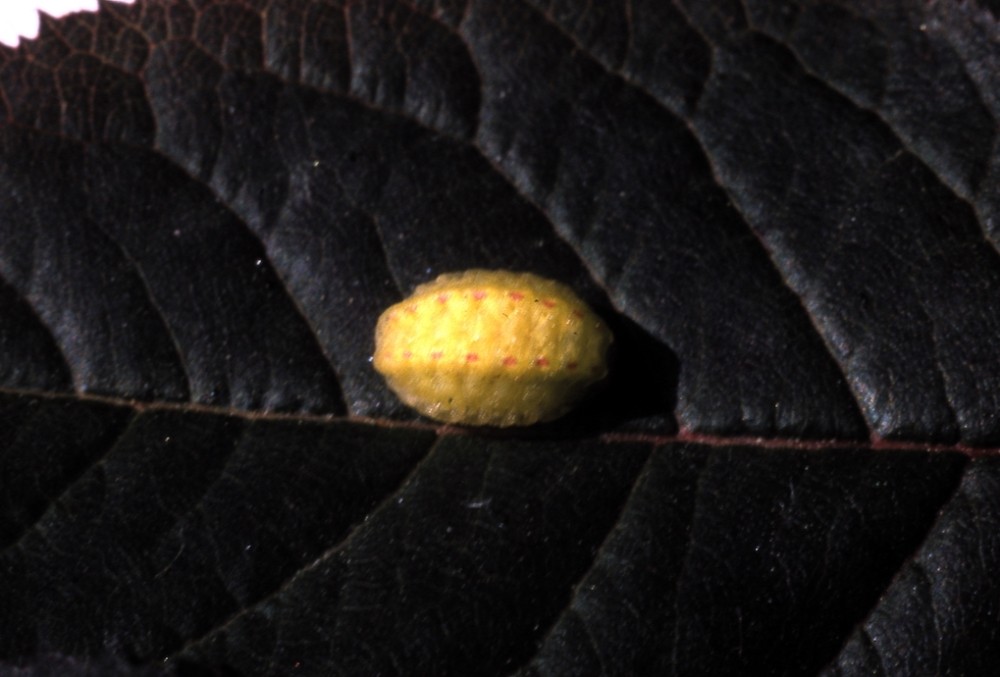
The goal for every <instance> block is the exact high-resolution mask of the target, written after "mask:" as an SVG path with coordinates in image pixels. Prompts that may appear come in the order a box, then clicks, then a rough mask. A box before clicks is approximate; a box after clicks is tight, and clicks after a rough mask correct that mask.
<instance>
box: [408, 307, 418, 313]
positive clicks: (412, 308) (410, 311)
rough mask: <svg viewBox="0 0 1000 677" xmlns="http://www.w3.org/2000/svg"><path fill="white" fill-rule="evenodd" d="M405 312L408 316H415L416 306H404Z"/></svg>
mask: <svg viewBox="0 0 1000 677" xmlns="http://www.w3.org/2000/svg"><path fill="white" fill-rule="evenodd" d="M406 312H408V313H409V314H410V315H416V314H417V307H416V306H406Z"/></svg>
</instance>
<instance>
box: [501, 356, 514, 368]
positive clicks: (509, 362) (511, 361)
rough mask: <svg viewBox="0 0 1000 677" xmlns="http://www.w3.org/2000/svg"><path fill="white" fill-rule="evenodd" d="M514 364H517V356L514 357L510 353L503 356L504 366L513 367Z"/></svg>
mask: <svg viewBox="0 0 1000 677" xmlns="http://www.w3.org/2000/svg"><path fill="white" fill-rule="evenodd" d="M515 364H517V358H516V357H514V356H512V355H508V356H507V357H505V358H503V366H505V367H513V366H514V365H515Z"/></svg>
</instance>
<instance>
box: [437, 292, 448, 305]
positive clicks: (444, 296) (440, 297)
mask: <svg viewBox="0 0 1000 677" xmlns="http://www.w3.org/2000/svg"><path fill="white" fill-rule="evenodd" d="M447 301H448V295H447V294H438V303H446V302H447Z"/></svg>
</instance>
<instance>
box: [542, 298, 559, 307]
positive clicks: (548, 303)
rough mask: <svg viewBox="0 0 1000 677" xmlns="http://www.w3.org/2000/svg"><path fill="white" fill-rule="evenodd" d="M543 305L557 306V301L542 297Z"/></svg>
mask: <svg viewBox="0 0 1000 677" xmlns="http://www.w3.org/2000/svg"><path fill="white" fill-rule="evenodd" d="M542 305H543V306H545V307H546V308H555V307H556V302H555V301H553V300H552V299H542Z"/></svg>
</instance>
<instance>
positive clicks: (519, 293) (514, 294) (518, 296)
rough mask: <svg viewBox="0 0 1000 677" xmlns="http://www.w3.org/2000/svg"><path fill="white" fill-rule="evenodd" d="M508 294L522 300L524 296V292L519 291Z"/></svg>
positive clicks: (516, 299)
mask: <svg viewBox="0 0 1000 677" xmlns="http://www.w3.org/2000/svg"><path fill="white" fill-rule="evenodd" d="M507 296H509V297H511V298H512V299H514V300H515V301H520V300H521V299H523V298H524V294H522V293H521V292H519V291H512V292H511V293H509V294H507Z"/></svg>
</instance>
